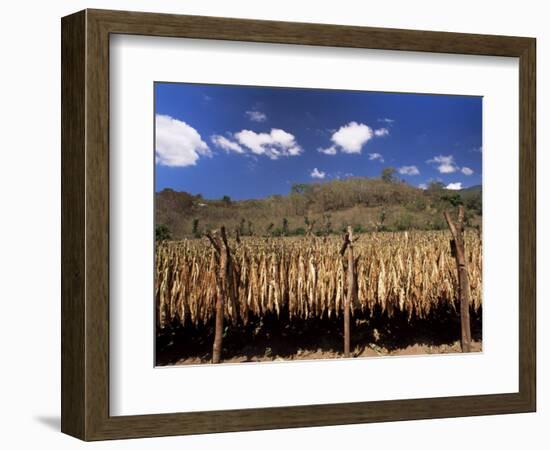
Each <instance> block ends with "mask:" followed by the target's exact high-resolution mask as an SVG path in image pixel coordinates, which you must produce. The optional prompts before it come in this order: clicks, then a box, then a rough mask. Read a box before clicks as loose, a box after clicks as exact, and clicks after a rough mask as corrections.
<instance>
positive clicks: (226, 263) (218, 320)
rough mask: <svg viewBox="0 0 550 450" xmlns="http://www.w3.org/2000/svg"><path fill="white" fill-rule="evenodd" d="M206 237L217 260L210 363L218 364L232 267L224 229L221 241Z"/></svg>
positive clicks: (230, 294)
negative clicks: (217, 269) (217, 270)
mask: <svg viewBox="0 0 550 450" xmlns="http://www.w3.org/2000/svg"><path fill="white" fill-rule="evenodd" d="M206 237H208V239H209V240H210V243H211V244H212V246H213V247H214V250H215V252H216V255H217V259H218V263H219V264H218V268H219V272H218V289H217V291H218V292H217V294H218V295H217V297H216V308H215V310H216V317H215V326H214V345H213V346H212V363H213V364H218V363H219V362H220V361H221V354H222V344H223V315H224V310H225V298H226V297H227V296H228V295H229V296H230V297H231V299H232V294H233V292H232V291H233V280H232V276H233V267H232V260H231V251H230V248H229V244H228V242H227V235H226V232H225V227H224V226H222V227H221V239H220V237H219V236H218V235H217V233H215V234H214V235H211V234H210V233H206Z"/></svg>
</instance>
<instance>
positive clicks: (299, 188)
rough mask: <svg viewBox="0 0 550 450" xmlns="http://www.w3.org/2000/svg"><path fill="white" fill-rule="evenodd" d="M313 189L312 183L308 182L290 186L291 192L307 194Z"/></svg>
mask: <svg viewBox="0 0 550 450" xmlns="http://www.w3.org/2000/svg"><path fill="white" fill-rule="evenodd" d="M311 189H312V187H311V185H310V184H306V183H294V184H293V185H292V186H291V187H290V192H291V193H292V194H305V193H306V192H308V191H310V190H311Z"/></svg>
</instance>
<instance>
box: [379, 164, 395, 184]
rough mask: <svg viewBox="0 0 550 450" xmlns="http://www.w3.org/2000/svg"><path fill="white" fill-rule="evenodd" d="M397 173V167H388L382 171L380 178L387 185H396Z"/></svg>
mask: <svg viewBox="0 0 550 450" xmlns="http://www.w3.org/2000/svg"><path fill="white" fill-rule="evenodd" d="M396 173H397V170H396V169H395V167H386V168H385V169H383V170H382V173H381V174H380V178H381V179H382V181H385V182H386V183H395V182H396V181H397V177H396V176H395V174H396Z"/></svg>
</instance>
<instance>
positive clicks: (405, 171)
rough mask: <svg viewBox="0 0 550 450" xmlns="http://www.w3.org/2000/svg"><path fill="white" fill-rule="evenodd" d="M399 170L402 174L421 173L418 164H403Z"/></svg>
mask: <svg viewBox="0 0 550 450" xmlns="http://www.w3.org/2000/svg"><path fill="white" fill-rule="evenodd" d="M397 171H398V172H399V173H400V174H401V175H420V171H419V170H418V167H416V166H402V167H400V168H399V169H397Z"/></svg>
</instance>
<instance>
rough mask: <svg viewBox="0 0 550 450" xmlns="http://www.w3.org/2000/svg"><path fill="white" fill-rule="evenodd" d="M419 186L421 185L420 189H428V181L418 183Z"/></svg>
mask: <svg viewBox="0 0 550 450" xmlns="http://www.w3.org/2000/svg"><path fill="white" fill-rule="evenodd" d="M418 187H419V188H420V189H422V190H424V191H425V190H426V189H428V185H427V184H426V183H420V184H419V185H418Z"/></svg>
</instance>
